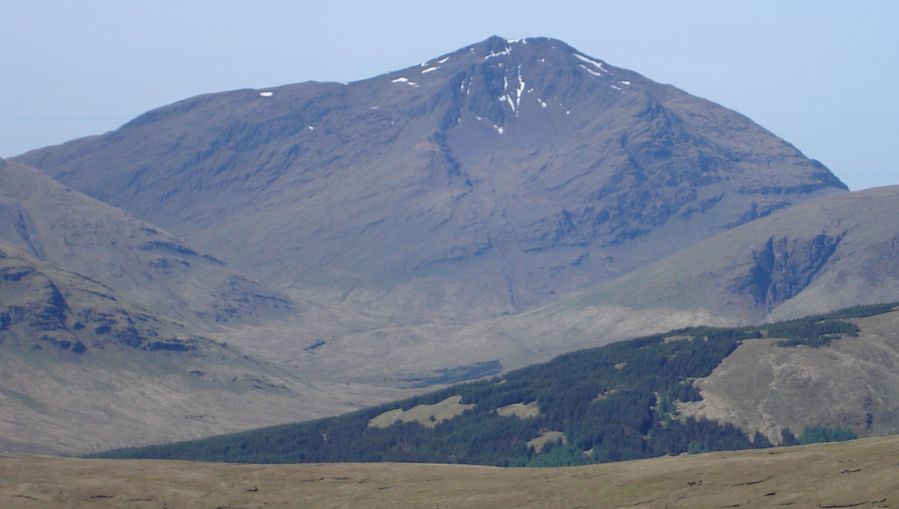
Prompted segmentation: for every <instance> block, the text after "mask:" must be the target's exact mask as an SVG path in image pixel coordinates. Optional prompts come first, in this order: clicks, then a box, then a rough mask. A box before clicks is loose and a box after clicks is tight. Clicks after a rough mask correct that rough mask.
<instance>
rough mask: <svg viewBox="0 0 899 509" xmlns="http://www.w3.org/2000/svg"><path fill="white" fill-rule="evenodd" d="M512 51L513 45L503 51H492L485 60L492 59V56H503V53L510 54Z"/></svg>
mask: <svg viewBox="0 0 899 509" xmlns="http://www.w3.org/2000/svg"><path fill="white" fill-rule="evenodd" d="M510 53H512V47H511V46H506V49H504V50H502V51H491V52H490V54H489V55H487V56H486V57H484V61H485V62H486V61H487V60H490V59H491V58H496V57H501V56H503V55H508V54H510Z"/></svg>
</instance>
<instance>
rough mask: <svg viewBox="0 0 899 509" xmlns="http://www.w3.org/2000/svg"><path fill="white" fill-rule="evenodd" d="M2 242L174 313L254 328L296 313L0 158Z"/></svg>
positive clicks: (210, 262) (153, 233)
mask: <svg viewBox="0 0 899 509" xmlns="http://www.w3.org/2000/svg"><path fill="white" fill-rule="evenodd" d="M0 241H3V242H6V243H9V244H10V245H13V246H18V247H19V248H21V249H23V250H25V252H27V253H28V254H29V255H30V256H33V257H35V258H38V259H40V260H44V261H47V262H50V263H52V264H55V265H57V266H59V267H61V268H64V269H65V270H68V271H71V272H75V273H78V274H80V275H82V276H86V277H88V278H91V279H92V280H94V281H99V282H100V283H102V284H104V285H106V286H108V287H109V288H112V289H113V290H114V291H116V292H119V293H120V294H122V295H124V296H126V297H127V298H129V299H130V300H132V301H133V302H136V303H140V304H141V305H143V306H145V307H148V308H150V309H153V310H155V311H157V312H162V313H164V314H168V315H170V316H175V317H181V318H187V319H194V320H200V321H202V322H206V323H224V322H231V323H235V322H236V323H241V322H244V323H255V322H259V321H264V320H267V319H271V318H278V317H283V316H286V315H287V314H289V313H290V312H291V302H290V300H288V298H287V297H285V296H284V295H282V294H280V293H278V292H275V291H272V290H270V289H268V288H266V287H264V286H263V285H261V284H259V283H257V282H255V281H253V280H251V279H249V278H247V277H245V276H243V275H241V274H240V273H238V272H236V271H234V270H232V269H230V268H228V267H227V266H226V265H225V264H224V262H222V261H220V260H219V259H217V258H215V257H212V256H210V255H207V254H204V253H202V252H199V251H197V250H195V249H193V248H191V247H190V246H188V245H187V244H186V243H184V242H183V241H181V240H180V239H178V238H176V237H174V236H172V235H171V234H169V233H166V232H164V231H162V230H160V229H159V228H157V227H154V226H152V225H150V224H147V223H145V222H143V221H140V220H138V219H135V218H134V217H132V216H130V215H129V214H128V213H126V212H124V211H122V210H120V209H116V208H114V207H111V206H109V205H106V204H104V203H101V202H98V201H97V200H94V199H92V198H90V197H88V196H85V195H83V194H82V193H79V192H77V191H74V190H72V189H70V188H67V187H65V186H63V185H61V184H60V183H59V182H56V181H55V180H53V179H52V178H49V177H47V176H46V175H44V174H43V173H41V172H40V171H38V170H36V169H34V168H30V167H27V166H25V165H22V164H20V163H16V162H13V161H8V162H6V161H2V160H0Z"/></svg>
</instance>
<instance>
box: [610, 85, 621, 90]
mask: <svg viewBox="0 0 899 509" xmlns="http://www.w3.org/2000/svg"><path fill="white" fill-rule="evenodd" d="M609 86H610V87H612V88H614V89H615V90H621V87H618V86H615V85H609Z"/></svg>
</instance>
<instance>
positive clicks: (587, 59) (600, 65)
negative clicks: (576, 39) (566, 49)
mask: <svg viewBox="0 0 899 509" xmlns="http://www.w3.org/2000/svg"><path fill="white" fill-rule="evenodd" d="M572 55H574V58H577V59H578V60H581V61H582V62H587V63H588V64H591V65H593V66H594V67H596V68H597V69H599V70H600V71H603V72H608V71H606V69H605V68H604V67H603V63H602V62H600V61H599V60H593V59H592V58H590V57H587V56H584V55H581V54H580V53H572Z"/></svg>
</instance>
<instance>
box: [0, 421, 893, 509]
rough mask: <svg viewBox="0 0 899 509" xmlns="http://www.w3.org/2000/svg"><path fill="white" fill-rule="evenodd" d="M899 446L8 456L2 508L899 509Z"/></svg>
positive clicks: (1, 464)
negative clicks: (563, 463) (478, 462)
mask: <svg viewBox="0 0 899 509" xmlns="http://www.w3.org/2000/svg"><path fill="white" fill-rule="evenodd" d="M897 457H899V437H887V438H873V439H864V440H853V441H850V442H842V443H839V444H819V445H812V446H805V447H787V448H777V449H767V450H764V451H741V452H724V453H711V454H698V455H691V456H679V457H666V458H656V459H650V460H640V461H629V462H623V463H616V464H614V465H590V466H585V467H571V468H561V469H540V470H535V469H501V468H493V467H482V466H467V465H432V464H427V465H409V464H391V463H379V464H326V465H224V464H218V463H202V464H198V463H190V462H180V461H176V462H159V461H148V460H143V461H132V460H84V459H63V458H47V457H44V458H35V457H31V458H27V457H26V458H8V457H7V458H0V506H2V507H4V508H10V509H19V508H22V509H26V508H41V509H46V508H56V507H66V508H69V509H88V508H90V509H106V508H117V507H126V508H147V509H150V508H162V507H170V508H171V507H235V508H237V507H246V508H249V507H314V508H321V509H325V508H345V507H368V508H391V509H392V508H395V507H422V508H424V507H427V508H431V507H451V508H470V509H475V508H490V509H493V508H496V507H532V508H543V507H545V508H553V509H555V508H559V507H563V508H573V507H580V508H584V509H586V508H592V509H596V508H606V509H608V508H619V507H640V508H648V509H651V508H663V507H664V508H697V507H739V508H740V509H745V508H753V507H802V508H805V507H830V508H837V507H863V508H872V507H889V506H895V504H896V503H897V501H899V467H897V465H896V458H897Z"/></svg>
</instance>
